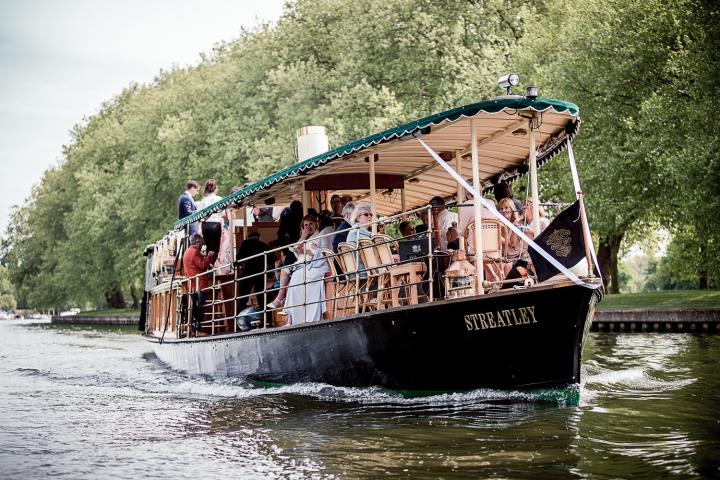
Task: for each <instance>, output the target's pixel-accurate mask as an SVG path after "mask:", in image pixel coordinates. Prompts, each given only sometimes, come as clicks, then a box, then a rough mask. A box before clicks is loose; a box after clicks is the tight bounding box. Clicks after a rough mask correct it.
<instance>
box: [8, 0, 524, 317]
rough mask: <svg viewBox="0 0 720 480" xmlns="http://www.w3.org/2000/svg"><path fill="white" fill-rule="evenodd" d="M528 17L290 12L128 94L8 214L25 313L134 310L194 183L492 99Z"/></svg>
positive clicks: (436, 6)
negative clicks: (299, 143)
mask: <svg viewBox="0 0 720 480" xmlns="http://www.w3.org/2000/svg"><path fill="white" fill-rule="evenodd" d="M524 5H525V2H515V1H511V2H507V1H500V0H487V1H485V2H475V1H472V2H466V1H461V0H447V1H443V2H426V3H419V4H418V3H417V2H413V1H411V0H390V1H389V2H388V1H385V0H383V1H380V0H370V1H368V2H363V3H362V4H359V3H357V2H350V1H348V0H320V1H310V0H299V1H297V2H294V3H290V4H288V5H287V6H286V11H285V14H284V15H283V17H282V18H281V19H280V20H279V21H278V23H277V25H276V26H274V27H272V28H271V27H269V26H267V25H263V26H260V27H258V28H257V29H254V30H246V31H244V32H243V34H242V35H241V37H240V38H239V39H238V40H236V41H233V42H229V43H226V44H223V45H220V46H219V47H217V48H216V50H215V51H214V52H213V53H212V54H210V55H208V56H206V57H204V59H203V61H202V62H201V63H200V64H199V65H197V66H195V67H191V68H182V69H181V68H176V69H172V70H169V71H163V72H160V74H159V75H158V77H157V78H156V79H155V81H154V82H153V83H152V84H150V85H130V86H128V87H127V88H126V89H125V90H124V91H123V92H121V93H120V94H119V95H118V96H117V97H115V98H113V99H110V100H109V101H107V102H106V103H105V104H103V105H102V106H101V107H100V108H99V110H98V112H96V113H95V114H94V115H92V116H90V117H88V118H87V119H86V120H84V121H83V122H82V123H81V124H79V125H78V126H77V127H76V128H75V129H74V130H73V137H72V141H71V142H70V144H69V145H67V146H66V148H65V149H64V152H63V157H64V158H63V160H62V162H60V164H59V165H58V166H57V167H56V168H53V169H50V170H48V172H46V173H45V175H44V177H43V179H42V181H41V183H40V185H38V186H37V187H36V188H35V189H34V190H33V193H32V194H31V196H30V198H29V199H28V200H27V202H26V203H25V204H24V205H22V206H21V207H20V208H19V209H17V210H16V212H15V213H14V215H13V217H12V219H11V223H10V226H9V227H8V232H7V239H6V242H5V244H4V248H3V251H4V252H5V253H4V255H5V256H6V257H7V258H8V268H9V272H10V276H11V278H12V280H13V284H14V285H16V287H17V289H18V295H19V296H20V298H22V299H23V301H25V302H27V304H28V305H32V306H38V307H56V306H59V305H63V304H69V303H84V302H91V303H96V304H98V306H99V305H100V304H102V303H105V304H107V305H111V306H113V305H122V304H123V303H124V302H125V297H126V296H127V295H128V293H130V295H132V296H133V298H134V303H135V304H137V300H138V298H137V297H138V296H139V295H138V294H137V292H138V291H139V288H140V286H141V283H140V282H141V279H142V272H143V257H142V256H141V255H140V253H141V252H142V250H143V248H144V247H145V245H147V244H149V243H152V242H153V241H155V240H157V239H158V238H160V237H161V236H162V235H164V234H165V233H166V232H167V231H168V229H170V228H172V224H173V222H174V220H175V218H176V210H175V202H176V199H177V196H178V195H179V193H180V192H181V191H182V189H183V188H184V185H185V183H186V181H187V180H188V179H190V178H194V179H198V180H201V181H202V180H204V179H207V178H210V177H213V178H216V179H217V180H219V183H220V188H221V192H223V193H227V192H228V191H229V189H230V187H231V186H233V185H242V184H243V183H245V182H247V181H253V180H257V179H259V178H262V177H264V176H266V175H267V174H269V173H271V172H273V171H275V170H277V169H279V168H281V167H285V166H288V165H291V164H292V163H294V162H295V144H294V139H295V131H296V129H297V128H298V127H300V126H303V125H312V124H324V125H327V126H328V127H329V130H330V141H331V144H332V145H339V144H342V143H345V142H347V141H349V140H352V139H355V138H357V137H360V136H363V135H366V134H369V133H372V132H375V131H378V130H382V129H385V128H388V127H391V126H393V125H396V124H398V123H401V122H403V121H405V120H409V119H412V118H416V117H418V116H422V115H424V114H429V113H432V112H434V111H438V110H442V109H445V108H449V107H453V106H457V105H458V104H462V103H468V102H472V101H476V100H478V99H479V98H482V97H484V96H488V95H489V94H490V93H491V92H493V91H494V86H493V83H494V80H495V78H497V76H498V74H499V72H501V71H502V70H503V69H504V67H503V66H502V65H503V64H504V62H505V52H506V51H508V49H509V48H510V47H511V46H512V45H514V43H515V42H516V41H517V39H518V38H520V36H521V35H522V22H521V20H520V18H519V17H518V12H521V11H523V10H524V8H525V6H524Z"/></svg>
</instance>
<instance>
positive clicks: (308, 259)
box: [285, 215, 328, 325]
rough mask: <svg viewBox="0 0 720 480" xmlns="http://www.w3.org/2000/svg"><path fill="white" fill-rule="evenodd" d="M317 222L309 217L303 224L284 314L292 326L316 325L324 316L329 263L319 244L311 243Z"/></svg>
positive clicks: (315, 235) (305, 218)
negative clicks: (325, 279)
mask: <svg viewBox="0 0 720 480" xmlns="http://www.w3.org/2000/svg"><path fill="white" fill-rule="evenodd" d="M318 233H319V232H318V221H317V219H316V218H315V217H313V216H311V215H306V216H305V217H304V218H303V223H302V235H301V236H300V239H301V241H302V240H311V241H307V242H304V243H299V244H298V245H297V247H296V248H295V255H296V256H297V258H298V262H297V263H296V264H295V265H294V266H293V267H292V275H291V277H290V282H289V283H288V288H287V300H286V301H285V311H286V312H287V313H288V317H289V320H290V324H294V325H296V324H298V323H305V322H316V321H318V320H321V319H322V316H323V313H325V282H324V278H325V273H327V272H328V268H327V264H326V263H325V259H324V258H323V256H322V253H321V251H320V241H319V239H318V240H317V241H312V239H314V238H315V237H317V236H318Z"/></svg>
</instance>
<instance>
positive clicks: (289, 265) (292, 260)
mask: <svg viewBox="0 0 720 480" xmlns="http://www.w3.org/2000/svg"><path fill="white" fill-rule="evenodd" d="M317 226H318V223H317V218H315V217H313V216H311V215H306V216H305V217H303V219H302V223H301V225H300V228H301V230H300V235H299V238H298V240H297V241H298V242H299V243H296V244H293V245H290V246H289V247H288V248H287V250H286V253H285V257H284V259H283V265H284V266H285V268H283V269H281V270H280V291H279V292H278V294H277V297H275V300H273V301H272V302H270V303H268V309H271V310H272V309H277V308H280V307H282V306H283V304H284V303H285V297H286V296H287V286H288V284H289V283H290V279H291V276H292V274H293V272H294V271H295V268H296V266H297V265H299V264H302V263H304V262H305V260H306V256H307V252H306V251H305V248H304V243H302V242H305V240H308V239H309V238H311V237H312V236H317Z"/></svg>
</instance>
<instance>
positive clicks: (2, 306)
mask: <svg viewBox="0 0 720 480" xmlns="http://www.w3.org/2000/svg"><path fill="white" fill-rule="evenodd" d="M16 307H17V302H16V301H15V288H14V287H13V284H12V282H11V281H10V276H9V274H8V271H7V268H5V267H3V266H2V265H0V310H15V308H16Z"/></svg>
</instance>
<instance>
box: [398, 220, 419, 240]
mask: <svg viewBox="0 0 720 480" xmlns="http://www.w3.org/2000/svg"><path fill="white" fill-rule="evenodd" d="M398 230H400V235H402V238H413V237H415V227H414V226H413V224H412V223H410V222H408V221H405V222H400V225H399V226H398Z"/></svg>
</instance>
